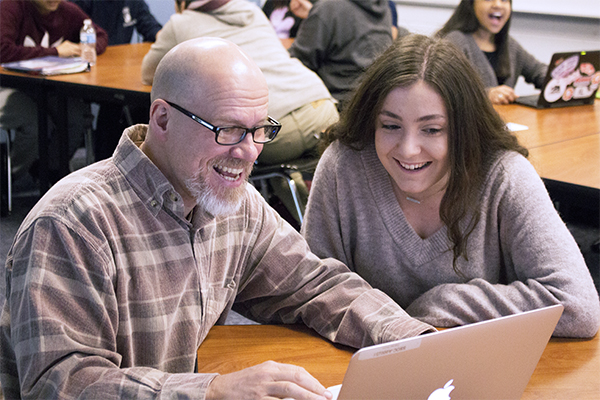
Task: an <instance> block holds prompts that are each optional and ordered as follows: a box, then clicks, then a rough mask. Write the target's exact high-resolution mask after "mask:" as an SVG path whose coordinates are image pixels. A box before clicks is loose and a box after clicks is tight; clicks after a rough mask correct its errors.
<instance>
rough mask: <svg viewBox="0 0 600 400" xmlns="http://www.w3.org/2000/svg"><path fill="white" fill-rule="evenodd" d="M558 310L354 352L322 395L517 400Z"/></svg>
mask: <svg viewBox="0 0 600 400" xmlns="http://www.w3.org/2000/svg"><path fill="white" fill-rule="evenodd" d="M562 311H563V306H562V305H554V306H550V307H545V308H541V309H537V310H533V311H527V312H524V313H519V314H514V315H510V316H506V317H501V318H497V319H493V320H489V321H483V322H478V323H474V324H470V325H465V326H461V327H457V328H451V329H446V330H443V331H440V332H436V333H432V334H426V335H422V336H417V337H413V338H408V339H403V340H398V341H394V342H390V343H384V344H379V345H374V346H369V347H365V348H362V349H360V350H358V351H357V352H356V353H355V354H354V355H353V356H352V358H351V360H350V363H349V365H348V369H347V370H346V374H345V376H344V381H343V383H342V385H338V386H334V387H331V388H329V390H331V391H332V392H333V393H334V399H335V398H337V400H386V399H390V400H391V399H394V400H396V399H399V398H402V399H423V400H448V399H452V400H457V399H520V398H521V395H522V394H523V392H524V391H525V387H526V386H527V383H528V382H529V379H530V378H531V375H532V374H533V371H534V369H535V367H536V365H537V363H538V361H539V359H540V357H541V356H542V353H543V352H544V349H545V348H546V344H547V343H548V340H549V339H550V337H551V336H552V332H553V331H554V328H555V326H556V324H557V323H558V320H559V318H560V316H561V314H562ZM335 396H337V397H335Z"/></svg>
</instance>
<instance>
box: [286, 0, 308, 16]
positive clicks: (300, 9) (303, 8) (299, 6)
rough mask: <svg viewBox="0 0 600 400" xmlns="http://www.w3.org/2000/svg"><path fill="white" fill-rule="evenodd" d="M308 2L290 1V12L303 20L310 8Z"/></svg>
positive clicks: (300, 0) (301, 0)
mask: <svg viewBox="0 0 600 400" xmlns="http://www.w3.org/2000/svg"><path fill="white" fill-rule="evenodd" d="M312 6H313V5H312V3H311V2H310V1H309V0H290V6H289V7H290V11H291V12H292V13H293V14H294V15H295V16H296V17H298V18H302V19H305V18H306V17H308V13H309V12H310V9H311V8H312Z"/></svg>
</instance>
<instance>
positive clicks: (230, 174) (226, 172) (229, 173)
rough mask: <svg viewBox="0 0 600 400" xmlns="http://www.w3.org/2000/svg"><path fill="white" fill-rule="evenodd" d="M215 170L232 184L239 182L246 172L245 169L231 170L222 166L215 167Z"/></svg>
mask: <svg viewBox="0 0 600 400" xmlns="http://www.w3.org/2000/svg"><path fill="white" fill-rule="evenodd" d="M213 168H214V170H215V172H217V173H218V174H219V175H221V177H223V179H225V180H228V181H231V182H234V181H236V180H238V179H239V178H240V177H241V175H242V173H243V172H244V169H243V168H230V167H225V166H222V165H215V166H214V167H213Z"/></svg>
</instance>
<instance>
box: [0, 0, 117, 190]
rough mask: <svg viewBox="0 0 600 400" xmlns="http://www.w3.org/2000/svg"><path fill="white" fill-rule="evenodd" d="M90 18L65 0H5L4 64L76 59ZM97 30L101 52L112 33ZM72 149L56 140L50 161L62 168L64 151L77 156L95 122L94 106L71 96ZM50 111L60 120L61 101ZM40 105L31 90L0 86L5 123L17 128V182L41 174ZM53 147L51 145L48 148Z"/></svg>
mask: <svg viewBox="0 0 600 400" xmlns="http://www.w3.org/2000/svg"><path fill="white" fill-rule="evenodd" d="M87 18H89V16H88V15H87V14H85V13H84V12H83V11H82V10H81V9H80V8H79V7H77V6H76V5H74V4H72V3H69V2H66V1H63V0H10V1H6V0H4V1H0V27H1V28H0V62H1V63H5V62H10V61H20V60H28V59H31V58H36V57H43V56H58V57H75V56H79V55H80V54H81V49H80V46H79V31H80V29H81V27H82V26H83V21H84V20H85V19H87ZM94 27H95V28H96V36H97V39H96V52H97V53H98V54H102V53H103V52H104V51H105V50H106V46H107V44H108V36H107V34H106V32H105V31H104V30H103V29H102V28H101V27H100V26H98V25H96V24H95V23H94ZM67 106H68V114H69V121H68V124H69V126H68V129H69V149H68V150H67V149H58V145H57V143H56V142H55V141H52V140H51V146H52V147H51V149H50V150H49V153H50V162H51V167H52V169H57V168H58V165H57V164H56V160H57V159H58V152H59V151H68V152H69V155H72V154H73V153H74V152H75V150H76V149H77V147H78V146H79V145H81V144H83V135H84V130H85V129H87V127H88V126H89V122H88V121H91V117H90V116H91V114H90V107H89V104H85V103H84V102H83V101H81V100H79V99H69V100H68V102H67ZM48 109H49V113H50V115H51V116H52V117H54V118H56V116H57V115H58V108H57V103H56V101H52V100H51V101H48ZM36 114H37V104H36V102H35V101H34V100H33V98H32V97H31V96H30V94H29V93H27V92H26V91H17V90H14V89H6V88H0V126H2V127H3V128H4V129H14V130H15V140H14V146H13V148H12V150H11V151H12V157H13V163H14V164H13V167H12V172H13V174H14V178H15V181H17V180H19V179H22V178H26V177H27V175H28V173H29V172H32V175H37V173H36V170H35V161H36V160H37V157H38V154H39V151H38V125H37V118H36V117H35V116H36ZM44 150H47V149H44Z"/></svg>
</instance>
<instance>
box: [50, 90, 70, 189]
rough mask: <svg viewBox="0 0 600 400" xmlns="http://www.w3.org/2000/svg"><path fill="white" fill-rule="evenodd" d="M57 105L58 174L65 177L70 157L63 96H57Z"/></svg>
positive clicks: (66, 113) (65, 106)
mask: <svg viewBox="0 0 600 400" xmlns="http://www.w3.org/2000/svg"><path fill="white" fill-rule="evenodd" d="M56 97H57V99H56V100H57V105H58V110H57V112H58V116H57V119H58V121H55V125H56V132H54V134H55V135H56V140H57V142H58V172H59V174H60V177H61V178H62V177H64V176H67V175H68V174H69V172H70V171H69V157H70V155H71V153H70V151H71V150H70V149H69V134H72V133H73V132H69V109H68V104H67V101H68V99H67V97H66V96H64V95H60V94H59V95H57V96H56Z"/></svg>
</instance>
